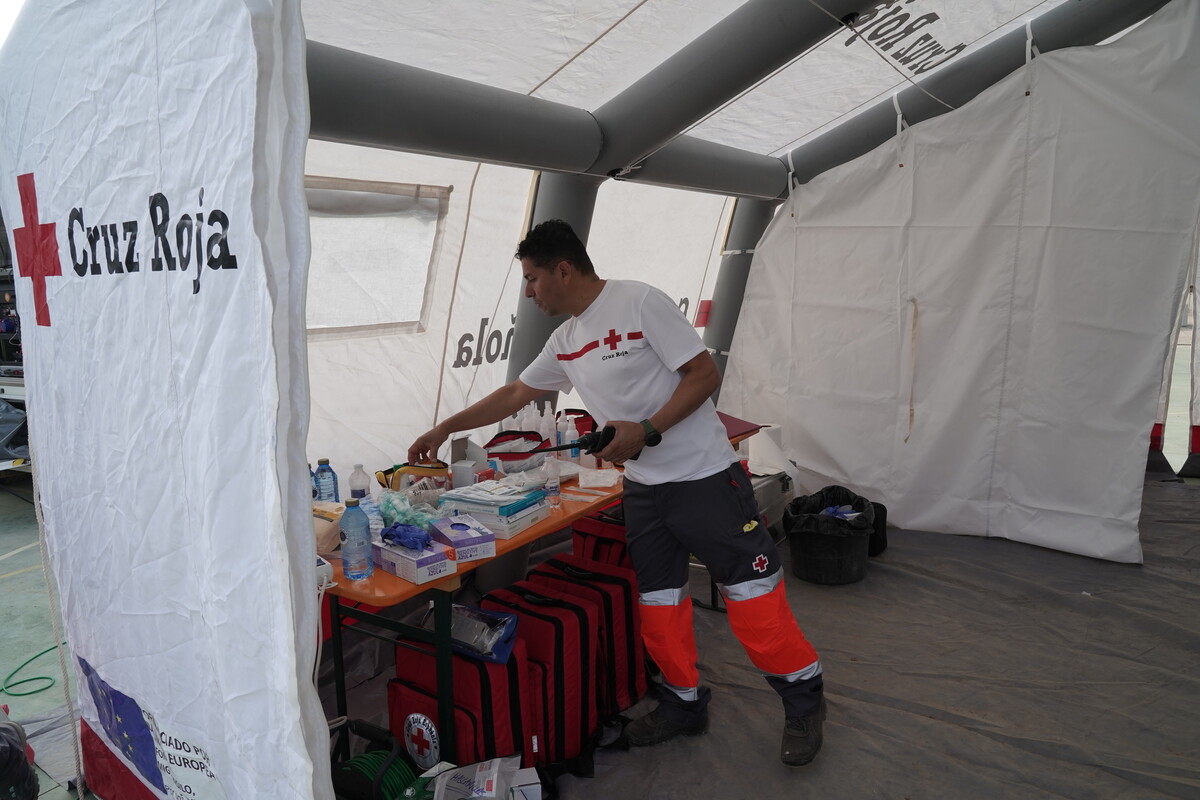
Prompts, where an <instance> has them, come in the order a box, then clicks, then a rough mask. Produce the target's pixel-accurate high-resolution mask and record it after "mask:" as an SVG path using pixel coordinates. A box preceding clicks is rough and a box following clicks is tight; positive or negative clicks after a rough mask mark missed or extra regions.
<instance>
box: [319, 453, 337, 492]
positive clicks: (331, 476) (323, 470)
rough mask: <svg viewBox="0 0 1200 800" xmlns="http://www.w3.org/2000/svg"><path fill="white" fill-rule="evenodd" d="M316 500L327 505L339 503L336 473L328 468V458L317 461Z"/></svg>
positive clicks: (331, 468)
mask: <svg viewBox="0 0 1200 800" xmlns="http://www.w3.org/2000/svg"><path fill="white" fill-rule="evenodd" d="M317 499H318V500H324V501H326V502H329V503H340V502H341V500H342V498H341V497H340V493H339V492H338V480H337V473H336V472H334V471H333V467H331V466H329V459H328V458H318V459H317Z"/></svg>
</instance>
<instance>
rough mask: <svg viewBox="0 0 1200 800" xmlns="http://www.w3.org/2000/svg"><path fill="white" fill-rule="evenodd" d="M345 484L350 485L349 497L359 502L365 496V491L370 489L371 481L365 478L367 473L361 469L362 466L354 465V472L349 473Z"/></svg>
mask: <svg viewBox="0 0 1200 800" xmlns="http://www.w3.org/2000/svg"><path fill="white" fill-rule="evenodd" d="M347 483H349V484H350V496H351V497H356V498H358V499H359V500H360V501H361V500H362V499H363V498H364V497H366V496H367V491H368V490H369V489H370V488H371V479H370V478H369V477H367V472H366V470H364V469H363V465H362V464H355V465H354V471H353V472H351V473H350V479H349V480H348V481H347Z"/></svg>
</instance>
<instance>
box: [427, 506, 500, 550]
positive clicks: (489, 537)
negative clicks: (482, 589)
mask: <svg viewBox="0 0 1200 800" xmlns="http://www.w3.org/2000/svg"><path fill="white" fill-rule="evenodd" d="M429 535H430V536H432V537H433V540H434V541H435V542H441V543H442V544H444V545H446V547H448V548H449V551H448V553H447V555H449V556H450V558H452V559H454V560H455V561H479V560H480V559H484V558H492V557H493V556H495V555H496V535H495V534H494V533H492V532H491V531H489V530H488V529H487V528H486V527H484V526H483V525H481V524H480V523H479V522H477V521H476V520H475V518H474V517H472V516H470V515H469V514H458V515H456V516H453V517H446V518H444V519H435V520H434V521H433V524H432V525H430V528H429Z"/></svg>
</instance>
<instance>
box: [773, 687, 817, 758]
mask: <svg viewBox="0 0 1200 800" xmlns="http://www.w3.org/2000/svg"><path fill="white" fill-rule="evenodd" d="M824 721H825V698H824V697H822V698H821V704H820V705H819V706H818V707H817V710H816V711H814V712H813V713H811V714H809V715H808V716H805V717H788V718H787V721H786V722H785V723H784V725H783V742H782V743H781V744H780V746H779V758H780V759H781V760H782V761H783V763H785V764H787V765H788V766H789V767H803V766H804V765H805V764H807V763H809V762H810V761H812V760H813V759H814V758H816V757H817V753H818V752H820V750H821V740H822V734H821V723H823V722H824Z"/></svg>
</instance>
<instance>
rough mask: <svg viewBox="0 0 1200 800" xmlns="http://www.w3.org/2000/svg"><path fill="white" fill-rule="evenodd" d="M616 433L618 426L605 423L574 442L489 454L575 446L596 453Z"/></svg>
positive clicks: (542, 450) (538, 450)
mask: <svg viewBox="0 0 1200 800" xmlns="http://www.w3.org/2000/svg"><path fill="white" fill-rule="evenodd" d="M616 435H617V429H616V428H614V427H613V426H611V425H605V426H604V427H603V428H601V429H600V430H598V431H593V432H592V433H585V434H583V435H582V436H580V437H579V438H578V439H576V440H575V441H573V442H570V443H569V444H560V445H557V446H555V447H540V448H538V449H536V450H520V451H517V452H511V451H499V450H489V451H488V455H491V454H492V453H495V454H497V455H518V456H519V455H529V454H531V453H553V452H554V451H556V450H574V449H575V448H579V449H580V450H582V451H583V452H585V453H587V454H588V455H594V454H596V453H599V452H600V451H601V450H603V449H604V448H606V447H608V444H609V442H611V441H612V440H613V438H614V437H615V436H616ZM639 455H640V453H639ZM633 460H634V461H636V460H637V456H636V455H635V456H634V457H633Z"/></svg>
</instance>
